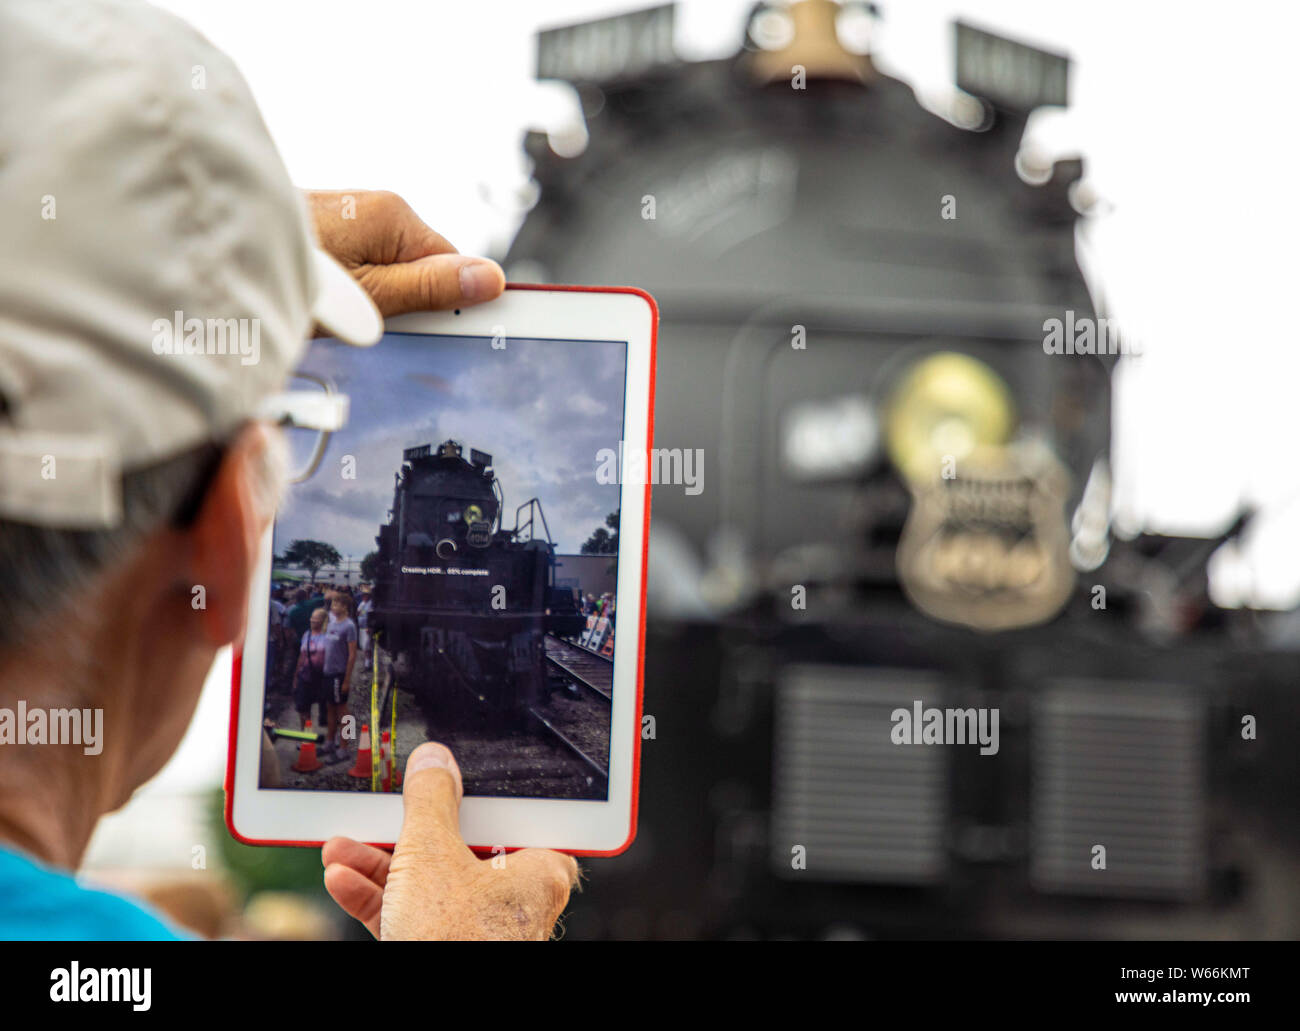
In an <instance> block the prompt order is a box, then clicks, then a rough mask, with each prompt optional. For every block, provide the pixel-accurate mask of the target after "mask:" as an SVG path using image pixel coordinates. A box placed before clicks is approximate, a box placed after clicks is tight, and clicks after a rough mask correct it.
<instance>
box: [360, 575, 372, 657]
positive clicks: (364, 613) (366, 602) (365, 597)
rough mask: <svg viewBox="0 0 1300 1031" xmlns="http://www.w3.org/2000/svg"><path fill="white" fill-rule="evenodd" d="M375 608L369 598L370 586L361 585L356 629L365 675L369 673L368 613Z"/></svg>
mask: <svg viewBox="0 0 1300 1031" xmlns="http://www.w3.org/2000/svg"><path fill="white" fill-rule="evenodd" d="M374 607H375V602H374V599H373V598H371V596H370V586H369V585H368V584H362V585H361V601H360V603H359V604H358V605H357V629H358V630H359V631H360V633H361V641H360V646H361V661H362V663H363V666H362V669H364V670H365V671H366V672H367V673H368V672H370V613H371V611H372V610H373V609H374Z"/></svg>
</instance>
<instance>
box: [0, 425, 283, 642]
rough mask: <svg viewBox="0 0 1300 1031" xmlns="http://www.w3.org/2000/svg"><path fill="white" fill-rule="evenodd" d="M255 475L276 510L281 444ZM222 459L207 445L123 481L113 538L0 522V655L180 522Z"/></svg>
mask: <svg viewBox="0 0 1300 1031" xmlns="http://www.w3.org/2000/svg"><path fill="white" fill-rule="evenodd" d="M272 439H273V441H274V442H275V445H274V446H272V447H269V448H267V449H266V450H264V451H261V452H260V455H261V461H260V462H258V463H257V466H256V467H255V469H254V471H253V489H254V491H256V492H257V493H258V495H259V500H264V501H267V502H268V503H271V504H273V503H274V502H275V501H276V500H277V499H278V497H279V494H280V491H281V490H282V489H283V484H284V475H285V473H284V468H285V452H284V446H283V440H282V436H281V434H279V433H275V434H272ZM224 454H225V448H224V447H223V446H221V445H218V444H204V445H201V446H200V447H198V448H195V449H193V450H190V451H186V452H183V453H182V454H180V455H177V456H175V457H174V458H170V459H167V460H165V461H163V462H159V463H157V464H155V465H151V466H149V467H147V468H145V469H141V470H137V471H133V472H129V473H127V474H125V475H124V476H123V478H122V509H123V516H122V521H121V523H120V524H119V525H117V526H115V527H113V528H112V529H108V530H55V529H50V528H48V527H43V526H33V525H29V524H27V523H18V522H12V521H9V520H4V519H0V652H5V651H8V650H9V649H11V648H13V647H14V646H15V645H16V644H17V643H18V642H19V641H20V640H21V639H22V637H23V635H24V634H25V633H26V632H27V631H29V630H31V629H32V627H33V626H34V625H36V624H38V623H40V622H41V621H42V620H43V619H44V618H46V617H48V616H49V615H51V614H52V613H54V612H57V611H58V610H59V609H60V608H62V607H64V606H65V605H67V603H68V602H69V601H70V600H71V595H72V593H73V592H74V591H76V590H78V589H80V588H83V587H85V586H86V585H87V584H89V583H90V582H91V581H93V580H94V579H95V578H96V577H98V576H99V575H100V574H102V573H103V572H105V571H106V570H108V569H111V568H112V567H113V566H114V565H116V564H117V563H118V562H121V561H123V560H124V559H125V558H127V557H128V556H129V555H130V554H131V553H132V552H133V551H134V550H135V549H136V548H138V547H139V546H140V545H141V543H142V542H143V541H144V540H145V538H147V537H148V536H149V535H150V534H151V533H153V532H155V531H156V530H158V529H161V528H162V527H163V526H165V525H167V524H168V523H170V522H174V521H178V520H179V521H181V522H183V521H184V520H185V518H186V517H187V516H188V515H192V514H193V509H195V508H197V505H198V504H199V503H200V502H201V501H202V496H201V495H202V492H204V491H205V490H206V488H207V486H208V483H209V482H210V480H211V478H212V474H213V473H214V472H215V470H216V468H217V466H218V465H219V464H220V461H221V459H222V457H223V455H224Z"/></svg>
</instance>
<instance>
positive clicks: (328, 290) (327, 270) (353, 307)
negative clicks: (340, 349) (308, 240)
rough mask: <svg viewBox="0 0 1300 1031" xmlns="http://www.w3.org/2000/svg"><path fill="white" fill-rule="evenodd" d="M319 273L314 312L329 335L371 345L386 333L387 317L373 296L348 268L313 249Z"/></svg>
mask: <svg viewBox="0 0 1300 1031" xmlns="http://www.w3.org/2000/svg"><path fill="white" fill-rule="evenodd" d="M312 264H313V265H314V267H315V274H316V299H315V301H314V302H313V303H312V309H311V314H312V318H313V319H315V320H316V324H317V325H318V326H319V327H320V328H321V329H322V330H323V331H324V332H326V333H328V334H329V335H330V336H333V337H337V338H338V339H339V340H342V341H343V342H344V343H347V344H352V345H353V346H354V347H370V346H371V345H372V344H377V343H379V338H380V337H382V336H383V335H384V320H383V317H382V316H381V315H380V314H379V309H377V308H376V307H375V304H374V302H373V301H372V300H371V299H370V295H369V294H368V293H366V292H365V290H363V289H362V288H361V284H360V283H358V282H357V281H356V280H355V279H353V278H352V276H351V275H349V274H348V271H347V269H345V268H344V267H343V266H342V265H340V264H339V263H338V262H337V261H335V260H334V259H333V258H331V257H330V256H329V255H328V254H326V253H325V252H324V251H322V250H321V249H320V248H319V247H313V248H312Z"/></svg>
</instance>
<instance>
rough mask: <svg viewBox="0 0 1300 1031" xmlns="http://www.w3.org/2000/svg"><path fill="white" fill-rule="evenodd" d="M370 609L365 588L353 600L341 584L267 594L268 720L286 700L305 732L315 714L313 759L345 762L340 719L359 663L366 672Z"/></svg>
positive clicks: (286, 588) (276, 589) (282, 589)
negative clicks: (319, 736)
mask: <svg viewBox="0 0 1300 1031" xmlns="http://www.w3.org/2000/svg"><path fill="white" fill-rule="evenodd" d="M373 608H374V602H373V600H372V598H371V593H370V588H369V586H367V585H364V584H363V585H362V586H361V587H360V589H359V590H358V592H357V594H356V595H355V596H354V595H353V592H352V589H351V588H350V587H347V586H343V585H340V584H319V585H318V584H311V585H308V586H286V585H284V584H277V585H276V586H274V587H272V589H271V604H270V620H269V630H268V634H267V651H266V699H267V700H266V714H267V716H268V717H271V718H274V717H275V715H276V714H277V712H278V710H279V708H280V707H281V706H282V704H283V699H284V698H285V696H288V697H290V698H292V700H293V706H294V709H295V710H296V711H297V713H298V721H299V726H300V728H305V727H306V725H307V721H308V720H310V719H311V718H312V711H313V709H315V711H316V715H317V723H316V726H317V727H319V728H323V729H324V734H325V740H324V743H323V744H322V745H321V747H320V748H319V749H318V750H317V754H318V755H319V756H320V757H322V758H323V759H325V760H326V761H329V760H341V759H344V758H346V756H347V751H348V748H347V742H346V740H345V739H344V737H343V734H342V724H343V717H344V716H345V715H347V711H348V690H349V688H350V687H351V685H352V674H353V671H354V669H355V668H356V665H357V662H358V660H360V661H361V663H362V668H363V669H369V668H370V662H371V659H370V650H369V643H370V634H369V629H368V626H367V624H368V622H369V617H370V613H371V611H372V610H373Z"/></svg>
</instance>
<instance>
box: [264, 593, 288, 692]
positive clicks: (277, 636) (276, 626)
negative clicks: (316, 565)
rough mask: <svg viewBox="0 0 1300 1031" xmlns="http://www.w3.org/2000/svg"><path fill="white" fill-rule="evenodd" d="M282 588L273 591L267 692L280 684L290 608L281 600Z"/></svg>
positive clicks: (267, 639)
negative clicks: (281, 662)
mask: <svg viewBox="0 0 1300 1031" xmlns="http://www.w3.org/2000/svg"><path fill="white" fill-rule="evenodd" d="M280 593H281V592H280V588H279V587H276V588H274V589H273V590H272V591H271V612H270V618H269V619H268V620H267V629H266V693H267V694H272V693H274V692H275V691H276V690H277V688H278V686H279V674H280V655H281V651H282V649H283V648H284V644H285V617H286V615H287V614H288V611H289V610H288V609H287V608H285V605H284V602H282V601H281V600H280Z"/></svg>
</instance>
